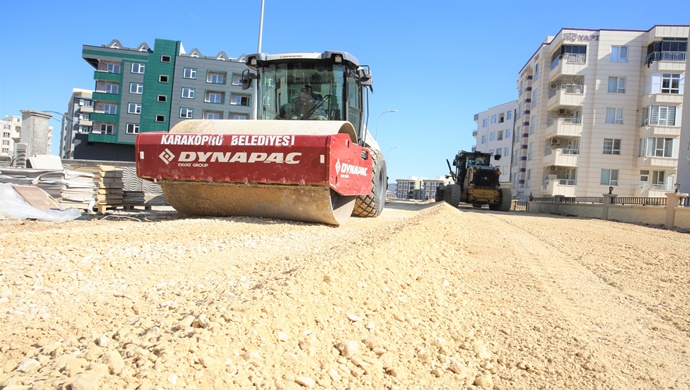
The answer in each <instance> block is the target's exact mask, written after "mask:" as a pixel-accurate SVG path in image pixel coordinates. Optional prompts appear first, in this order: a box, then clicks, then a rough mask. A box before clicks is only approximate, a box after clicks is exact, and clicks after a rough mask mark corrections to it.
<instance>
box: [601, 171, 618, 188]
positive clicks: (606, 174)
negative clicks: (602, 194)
mask: <svg viewBox="0 0 690 390" xmlns="http://www.w3.org/2000/svg"><path fill="white" fill-rule="evenodd" d="M599 184H601V185H605V186H617V185H618V169H602V170H601V180H600V181H599Z"/></svg>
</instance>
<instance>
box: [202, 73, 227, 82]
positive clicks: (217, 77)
mask: <svg viewBox="0 0 690 390" xmlns="http://www.w3.org/2000/svg"><path fill="white" fill-rule="evenodd" d="M206 82H207V83H211V84H225V73H221V72H208V74H207V75H206Z"/></svg>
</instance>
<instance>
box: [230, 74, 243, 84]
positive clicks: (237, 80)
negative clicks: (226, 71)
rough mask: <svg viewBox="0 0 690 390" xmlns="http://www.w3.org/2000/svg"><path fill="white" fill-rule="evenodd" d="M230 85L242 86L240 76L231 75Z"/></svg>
mask: <svg viewBox="0 0 690 390" xmlns="http://www.w3.org/2000/svg"><path fill="white" fill-rule="evenodd" d="M232 85H242V75H241V74H233V75H232Z"/></svg>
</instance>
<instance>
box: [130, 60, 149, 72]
mask: <svg viewBox="0 0 690 390" xmlns="http://www.w3.org/2000/svg"><path fill="white" fill-rule="evenodd" d="M145 67H146V66H145V65H144V64H140V63H138V62H133V63H132V73H140V74H143V73H144V68H145Z"/></svg>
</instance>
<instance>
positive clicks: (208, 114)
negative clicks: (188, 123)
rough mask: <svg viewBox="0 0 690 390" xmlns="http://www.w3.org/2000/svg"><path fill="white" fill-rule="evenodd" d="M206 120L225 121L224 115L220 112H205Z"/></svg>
mask: <svg viewBox="0 0 690 390" xmlns="http://www.w3.org/2000/svg"><path fill="white" fill-rule="evenodd" d="M204 119H223V113H222V112H218V111H204Z"/></svg>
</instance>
